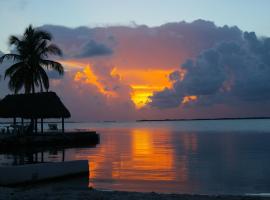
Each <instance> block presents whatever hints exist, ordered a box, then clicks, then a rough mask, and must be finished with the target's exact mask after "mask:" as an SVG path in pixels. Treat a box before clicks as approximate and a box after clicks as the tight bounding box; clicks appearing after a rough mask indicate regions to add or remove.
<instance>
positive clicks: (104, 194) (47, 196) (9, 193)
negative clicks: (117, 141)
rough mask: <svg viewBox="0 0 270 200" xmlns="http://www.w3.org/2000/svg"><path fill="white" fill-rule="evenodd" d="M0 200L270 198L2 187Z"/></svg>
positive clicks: (247, 199)
mask: <svg viewBox="0 0 270 200" xmlns="http://www.w3.org/2000/svg"><path fill="white" fill-rule="evenodd" d="M0 199H1V200H2V199H3V200H9V199H10V200H11V199H12V200H17V199H18V200H19V199H20V200H22V199H30V200H36V199H42V200H67V199H71V200H77V199H79V200H88V199H89V200H118V199H119V200H154V199H156V200H176V199H183V200H227V199H230V200H253V199H254V200H255V199H267V200H268V199H269V200H270V197H259V196H226V195H217V196H208V195H185V194H158V193H153V192H152V193H139V192H118V191H99V190H94V189H78V188H76V189H75V188H73V189H72V188H69V189H67V188H66V189H64V188H57V187H56V188H38V189H37V188H34V189H31V188H23V189H22V188H20V189H19V188H15V189H13V188H4V187H0Z"/></svg>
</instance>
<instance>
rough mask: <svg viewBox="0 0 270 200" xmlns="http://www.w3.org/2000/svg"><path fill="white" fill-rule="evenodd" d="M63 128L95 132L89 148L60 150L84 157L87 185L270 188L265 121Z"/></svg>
mask: <svg viewBox="0 0 270 200" xmlns="http://www.w3.org/2000/svg"><path fill="white" fill-rule="evenodd" d="M66 126H67V128H68V129H88V130H96V131H97V132H98V133H99V134H100V138H101V140H100V144H98V145H97V146H96V147H94V148H74V149H66V150H65V160H79V159H87V160H89V163H90V165H89V166H90V177H89V186H93V187H94V188H98V189H108V190H127V191H143V192H151V191H154V192H164V193H199V194H247V193H269V192H270V120H264V119H263V120H262V119H260V120H218V121H215V120H209V121H182V122H181V121H179V122H137V123H136V122H133V123H127V122H126V123H69V124H67V125H66ZM62 155H63V152H61V151H50V152H46V153H45V160H46V161H61V159H62ZM39 156H40V155H39ZM14 157H15V156H14V155H0V164H2V165H8V164H12V163H14ZM17 159H18V158H17Z"/></svg>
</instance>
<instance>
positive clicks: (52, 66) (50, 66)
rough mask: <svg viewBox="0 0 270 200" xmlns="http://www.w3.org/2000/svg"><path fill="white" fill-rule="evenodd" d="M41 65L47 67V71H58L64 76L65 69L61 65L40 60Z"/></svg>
mask: <svg viewBox="0 0 270 200" xmlns="http://www.w3.org/2000/svg"><path fill="white" fill-rule="evenodd" d="M40 64H41V65H43V66H45V67H46V68H47V69H53V70H55V71H57V72H58V73H59V74H60V75H63V74H64V67H63V66H62V65H61V64H60V63H59V62H55V61H52V60H44V59H42V60H40Z"/></svg>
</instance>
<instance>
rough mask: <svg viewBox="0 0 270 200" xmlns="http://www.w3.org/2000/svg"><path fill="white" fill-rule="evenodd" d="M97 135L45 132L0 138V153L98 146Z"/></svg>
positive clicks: (90, 133)
mask: <svg viewBox="0 0 270 200" xmlns="http://www.w3.org/2000/svg"><path fill="white" fill-rule="evenodd" d="M99 141H100V138H99V134H97V133H96V132H95V131H87V132H65V133H59V132H45V133H43V134H31V135H12V134H8V135H7V134H6V135H1V137H0V152H10V151H19V150H20V149H29V148H31V149H41V148H42V149H48V148H72V147H86V146H93V145H97V144H99Z"/></svg>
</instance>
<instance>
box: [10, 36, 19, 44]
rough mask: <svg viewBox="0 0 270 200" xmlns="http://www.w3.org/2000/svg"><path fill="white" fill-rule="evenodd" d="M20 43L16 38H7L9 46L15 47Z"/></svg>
mask: <svg viewBox="0 0 270 200" xmlns="http://www.w3.org/2000/svg"><path fill="white" fill-rule="evenodd" d="M20 42H21V40H20V39H19V38H18V37H16V36H14V35H12V36H10V37H9V44H10V45H16V46H17V45H19V44H20Z"/></svg>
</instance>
